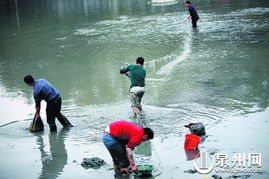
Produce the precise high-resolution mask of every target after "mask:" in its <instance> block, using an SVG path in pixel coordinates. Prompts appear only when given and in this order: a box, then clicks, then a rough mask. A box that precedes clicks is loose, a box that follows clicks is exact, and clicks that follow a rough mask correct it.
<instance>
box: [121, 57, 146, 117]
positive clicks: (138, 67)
mask: <svg viewBox="0 0 269 179" xmlns="http://www.w3.org/2000/svg"><path fill="white" fill-rule="evenodd" d="M143 66H144V58H142V57H138V58H137V59H136V64H133V65H128V66H127V67H123V68H121V70H120V73H121V74H125V75H126V76H128V77H129V78H130V81H131V85H130V89H129V94H130V97H131V102H132V109H133V112H134V115H136V116H137V117H139V116H140V115H141V111H142V106H141V100H142V97H143V95H144V93H145V88H144V86H145V77H146V70H145V69H144V67H143Z"/></svg>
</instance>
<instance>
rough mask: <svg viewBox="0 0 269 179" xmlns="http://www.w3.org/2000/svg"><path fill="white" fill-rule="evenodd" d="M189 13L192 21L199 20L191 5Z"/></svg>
mask: <svg viewBox="0 0 269 179" xmlns="http://www.w3.org/2000/svg"><path fill="white" fill-rule="evenodd" d="M189 12H190V16H191V17H192V19H199V16H198V13H197V11H196V9H195V7H194V6H193V5H190V7H189Z"/></svg>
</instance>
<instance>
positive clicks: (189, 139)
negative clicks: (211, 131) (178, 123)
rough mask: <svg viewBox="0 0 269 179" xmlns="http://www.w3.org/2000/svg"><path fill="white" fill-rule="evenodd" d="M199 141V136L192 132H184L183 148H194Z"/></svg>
mask: <svg viewBox="0 0 269 179" xmlns="http://www.w3.org/2000/svg"><path fill="white" fill-rule="evenodd" d="M200 141H201V137H199V136H197V135H194V134H186V135H185V144H184V149H196V148H197V147H198V145H199V143H200Z"/></svg>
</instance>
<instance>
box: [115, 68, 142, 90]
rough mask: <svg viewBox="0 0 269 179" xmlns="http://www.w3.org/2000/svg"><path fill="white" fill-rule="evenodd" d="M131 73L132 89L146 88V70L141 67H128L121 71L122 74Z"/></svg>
mask: <svg viewBox="0 0 269 179" xmlns="http://www.w3.org/2000/svg"><path fill="white" fill-rule="evenodd" d="M128 71H129V72H130V79H131V87H134V86H141V87H143V86H145V77H146V70H145V69H144V68H143V66H141V65H128V66H127V67H125V68H123V69H121V70H120V73H121V74H123V73H126V72H128Z"/></svg>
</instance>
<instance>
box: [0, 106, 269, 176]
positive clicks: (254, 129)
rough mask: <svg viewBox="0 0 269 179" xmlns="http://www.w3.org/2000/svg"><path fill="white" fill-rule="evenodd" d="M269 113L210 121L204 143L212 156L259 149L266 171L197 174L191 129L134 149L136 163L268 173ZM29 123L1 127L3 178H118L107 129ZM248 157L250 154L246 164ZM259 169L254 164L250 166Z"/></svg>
mask: <svg viewBox="0 0 269 179" xmlns="http://www.w3.org/2000/svg"><path fill="white" fill-rule="evenodd" d="M268 115H269V109H267V110H266V111H264V112H257V113H253V114H249V115H247V116H242V117H238V116H233V117H228V118H226V119H224V120H222V121H221V122H216V123H215V124H212V125H211V126H210V127H208V126H206V132H207V138H206V139H205V141H204V142H203V143H202V144H200V146H199V150H200V151H204V150H207V151H208V153H209V154H210V156H211V157H212V158H214V157H215V155H216V154H217V153H222V154H227V156H228V159H229V160H230V162H231V157H232V156H233V155H234V154H243V153H245V154H246V155H248V154H249V153H260V154H261V156H262V158H261V159H262V163H261V164H262V165H261V168H259V169H262V171H263V173H262V174H253V173H237V174H235V173H227V174H217V173H216V169H221V168H220V167H215V168H214V169H213V171H212V172H210V173H208V174H199V173H197V172H196V171H195V170H194V160H191V159H193V158H194V157H195V156H194V155H193V154H195V152H194V153H188V152H186V151H185V150H184V149H183V145H184V135H185V134H187V133H188V132H189V131H188V130H187V129H183V132H180V133H179V134H168V135H166V137H163V136H162V135H157V136H156V137H155V139H154V140H152V141H151V142H147V143H145V144H142V145H141V146H139V147H137V148H136V149H135V152H134V154H135V160H136V162H137V164H139V163H149V164H152V165H153V166H154V167H155V169H154V171H153V177H152V178H194V179H196V178H197V179H201V178H214V177H220V176H221V177H222V178H240V177H241V178H255V179H256V178H268V177H269V175H268V172H269V156H268V152H267V149H268V147H269V145H268V143H267V142H266V141H267V140H266V139H267V138H268V137H269V132H268V127H269V120H268ZM144 120H147V119H144ZM29 123H30V121H20V122H17V123H13V124H10V125H7V126H4V127H1V129H0V140H1V141H2V142H1V145H0V158H1V161H0V165H1V168H0V178H3V179H5V178H15V179H16V178H20V179H21V178H74V177H76V178H114V177H115V176H114V175H115V172H114V170H113V169H112V168H111V166H112V161H111V158H110V156H109V153H108V152H107V150H106V149H105V147H104V146H103V144H102V142H101V135H102V131H99V132H97V133H95V134H91V132H90V131H91V128H88V131H89V135H86V136H84V137H82V135H81V134H80V133H79V131H81V130H78V128H80V129H81V128H82V127H81V126H77V127H74V128H71V129H59V131H58V132H57V133H49V132H48V128H47V126H45V131H44V132H42V133H36V134H32V133H29V132H28V131H27V130H26V128H27V127H28V125H29ZM85 127H86V126H85ZM182 128H183V126H182ZM188 154H189V155H188ZM95 156H97V157H100V158H102V159H104V160H105V162H106V164H105V165H104V166H102V167H101V168H99V169H84V168H83V167H82V166H81V165H80V163H81V162H82V160H83V158H85V157H87V158H90V157H95ZM247 162H248V161H247V159H246V166H247V164H248V163H247ZM229 166H231V164H230V165H229ZM236 168H237V167H234V169H236ZM256 168H257V167H256V166H251V169H256ZM116 178H117V177H116ZM130 178H134V176H131V177H130Z"/></svg>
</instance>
